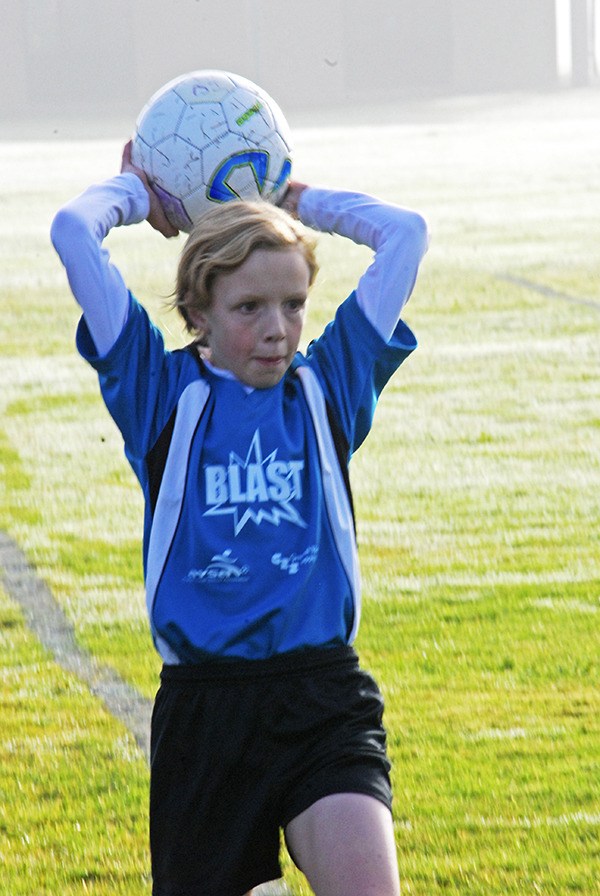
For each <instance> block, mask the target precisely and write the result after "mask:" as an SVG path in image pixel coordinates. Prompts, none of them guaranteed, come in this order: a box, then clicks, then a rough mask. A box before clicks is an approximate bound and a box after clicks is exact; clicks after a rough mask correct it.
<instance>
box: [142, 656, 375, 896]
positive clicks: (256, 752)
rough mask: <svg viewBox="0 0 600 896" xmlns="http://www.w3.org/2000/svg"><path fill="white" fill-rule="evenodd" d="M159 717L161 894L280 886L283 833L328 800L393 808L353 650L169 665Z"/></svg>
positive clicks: (231, 893) (156, 834)
mask: <svg viewBox="0 0 600 896" xmlns="http://www.w3.org/2000/svg"><path fill="white" fill-rule="evenodd" d="M161 679H162V683H161V687H160V689H159V691H158V694H157V697H156V703H155V706H154V713H153V718H152V746H151V786H150V846H151V854H152V875H153V891H152V892H153V894H154V896H215V894H219V896H242V894H244V893H246V891H247V890H250V889H251V888H252V887H253V886H256V885H258V884H259V883H261V882H263V881H266V880H273V879H274V878H277V877H280V876H281V868H280V865H279V838H280V830H281V828H285V826H286V825H287V824H288V823H289V822H290V821H291V820H292V819H293V818H295V817H296V816H298V815H299V814H300V813H301V812H303V811H304V810H305V809H307V808H308V807H309V806H311V805H312V804H313V803H314V802H315V801H316V800H318V799H320V798H321V797H324V796H327V795H330V794H332V793H363V794H368V795H371V796H373V797H375V798H377V799H378V800H380V801H382V802H383V803H385V805H386V806H388V807H391V787H390V779H389V771H390V764H389V762H388V759H387V755H386V736H385V731H384V729H383V726H382V715H383V699H382V697H381V694H380V692H379V689H378V687H377V685H376V683H375V681H374V680H373V678H372V677H371V676H370V675H369V674H368V673H367V672H364V671H363V670H362V669H360V668H359V665H358V659H357V657H356V654H355V652H354V650H353V649H352V648H351V647H340V648H332V649H315V650H308V651H303V652H299V653H297V654H295V653H294V654H284V655H281V656H277V657H274V658H273V659H269V660H264V661H263V660H239V661H237V660H236V661H233V662H215V663H210V664H202V665H199V666H165V667H164V668H163V672H162V675H161Z"/></svg>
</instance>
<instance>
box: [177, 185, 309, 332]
mask: <svg viewBox="0 0 600 896" xmlns="http://www.w3.org/2000/svg"><path fill="white" fill-rule="evenodd" d="M295 247H297V248H298V249H300V251H301V252H302V254H303V255H304V258H305V260H306V263H307V265H308V271H309V285H311V284H312V283H313V281H314V279H315V276H316V273H317V261H316V258H315V239H314V238H313V237H312V236H311V235H310V233H309V232H308V230H307V229H306V228H305V227H304V225H303V224H301V223H300V222H299V221H297V220H295V219H294V218H292V217H291V215H289V214H288V213H287V212H285V211H283V209H281V208H278V207H277V206H275V205H272V204H271V203H269V202H265V201H259V202H249V201H246V200H231V201H230V202H226V203H224V204H223V205H218V206H215V208H213V209H210V210H209V211H207V212H205V213H204V215H202V217H201V218H200V219H199V220H198V222H197V224H196V225H195V227H194V229H193V230H192V232H191V233H190V235H189V237H188V239H187V241H186V243H185V246H184V247H183V251H182V253H181V257H180V259H179V264H178V267H177V280H176V285H175V293H174V298H173V307H174V308H177V310H178V311H179V313H180V314H181V316H182V317H183V319H184V321H185V325H186V328H187V329H188V330H189V331H190V332H192V333H198V329H197V326H196V325H195V324H194V323H193V317H194V312H196V311H200V312H203V311H206V310H207V309H208V308H209V307H210V305H211V301H212V294H211V290H212V286H213V284H214V281H215V277H217V276H218V275H219V274H223V273H226V272H228V271H233V270H235V269H236V268H238V267H239V266H240V265H241V264H243V263H244V261H246V259H247V258H248V256H249V255H250V253H251V252H254V250H255V249H289V248H295ZM190 312H191V313H190ZM198 335H200V336H201V334H198Z"/></svg>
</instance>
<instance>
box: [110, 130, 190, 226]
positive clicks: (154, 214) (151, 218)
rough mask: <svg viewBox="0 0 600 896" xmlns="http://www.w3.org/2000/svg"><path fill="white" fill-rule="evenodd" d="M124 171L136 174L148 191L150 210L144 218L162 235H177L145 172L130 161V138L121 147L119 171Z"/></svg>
mask: <svg viewBox="0 0 600 896" xmlns="http://www.w3.org/2000/svg"><path fill="white" fill-rule="evenodd" d="M126 171H129V172H131V173H132V174H135V175H137V177H139V179H140V180H141V182H142V183H143V184H144V186H145V187H146V192H147V193H148V198H149V200H150V211H149V212H148V216H147V218H146V220H147V221H148V223H149V224H150V225H151V226H152V227H154V229H155V230H158V232H159V233H162V235H163V236H166V237H171V236H177V234H178V233H179V231H178V230H177V228H176V227H173V225H172V224H171V222H170V221H169V220H168V219H167V216H166V215H165V212H164V209H163V207H162V205H161V203H160V199H159V198H158V196H157V195H156V193H155V192H154V190H153V189H152V187H151V186H150V184H149V182H148V178H147V177H146V174H145V172H144V171H142V169H141V168H137V167H136V166H135V165H134V164H133V162H132V161H131V140H129V142H128V143H126V144H125V146H124V148H123V156H122V158H121V173H122V174H123V173H125V172H126Z"/></svg>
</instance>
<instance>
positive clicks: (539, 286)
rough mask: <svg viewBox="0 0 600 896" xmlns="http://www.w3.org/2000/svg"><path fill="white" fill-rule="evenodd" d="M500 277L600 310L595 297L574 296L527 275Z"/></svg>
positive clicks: (544, 294) (515, 283)
mask: <svg viewBox="0 0 600 896" xmlns="http://www.w3.org/2000/svg"><path fill="white" fill-rule="evenodd" d="M498 279H499V280H504V282H505V283H512V284H513V285H514V286H522V287H523V288H524V289H530V290H532V292H537V293H539V294H540V295H542V296H547V297H548V298H549V299H560V300H561V301H563V302H570V303H571V304H573V305H585V306H586V308H593V309H594V310H595V311H600V302H597V301H595V300H594V299H587V298H581V297H578V296H572V295H570V294H569V293H568V292H562V291H561V290H559V289H552V287H551V286H544V285H543V284H541V283H535V282H534V281H533V280H527V279H526V278H525V277H517V276H515V275H514V274H500V275H499V276H498Z"/></svg>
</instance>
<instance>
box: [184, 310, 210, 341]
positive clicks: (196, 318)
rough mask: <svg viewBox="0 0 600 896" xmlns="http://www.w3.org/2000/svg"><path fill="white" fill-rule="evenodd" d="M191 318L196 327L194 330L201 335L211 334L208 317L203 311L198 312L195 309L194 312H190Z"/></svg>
mask: <svg viewBox="0 0 600 896" xmlns="http://www.w3.org/2000/svg"><path fill="white" fill-rule="evenodd" d="M188 315H189V318H190V320H191V322H192V324H193V325H194V329H195V330H197V331H198V332H199V333H202V334H203V335H204V336H208V334H209V333H210V327H209V324H208V317H207V315H206V314H205V313H204V312H203V311H198V310H197V309H194V311H188Z"/></svg>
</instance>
